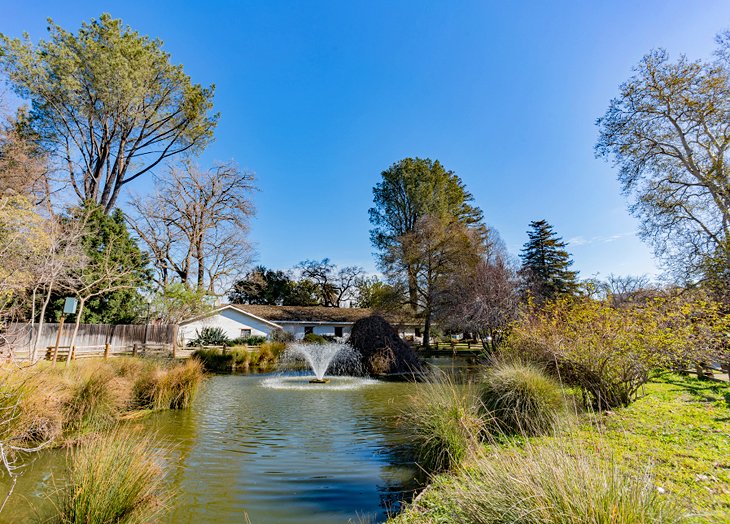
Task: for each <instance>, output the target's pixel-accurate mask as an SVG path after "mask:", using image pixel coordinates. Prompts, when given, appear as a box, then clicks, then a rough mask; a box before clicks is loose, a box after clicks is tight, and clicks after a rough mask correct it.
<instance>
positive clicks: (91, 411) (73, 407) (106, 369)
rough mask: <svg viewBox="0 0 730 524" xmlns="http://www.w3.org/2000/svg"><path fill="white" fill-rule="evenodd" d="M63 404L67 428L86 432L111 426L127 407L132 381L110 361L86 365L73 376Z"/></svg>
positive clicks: (68, 431)
mask: <svg viewBox="0 0 730 524" xmlns="http://www.w3.org/2000/svg"><path fill="white" fill-rule="evenodd" d="M71 380H72V381H73V383H72V386H71V388H70V394H69V398H68V400H67V401H66V403H65V405H64V412H65V413H64V415H65V416H64V429H65V430H66V432H67V433H83V432H85V431H87V430H91V429H103V428H106V427H109V426H111V425H112V424H114V422H115V421H116V420H117V419H118V418H119V416H120V415H121V413H122V412H123V411H124V410H125V409H126V408H127V407H128V405H129V402H130V400H131V383H130V381H129V380H127V379H125V378H123V377H119V376H118V375H117V374H116V373H115V372H114V370H113V369H112V368H111V367H110V366H108V365H92V366H85V367H84V368H82V369H79V370H78V374H77V375H76V376H75V377H73V378H72V379H71Z"/></svg>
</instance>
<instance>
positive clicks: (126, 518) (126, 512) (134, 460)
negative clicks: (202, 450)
mask: <svg viewBox="0 0 730 524" xmlns="http://www.w3.org/2000/svg"><path fill="white" fill-rule="evenodd" d="M158 447H159V444H158V443H156V442H155V439H150V438H149V435H145V436H144V438H141V436H140V435H132V436H130V434H129V429H127V428H125V429H124V430H117V431H113V432H111V433H109V434H105V435H103V436H96V437H94V438H93V439H92V440H91V441H90V442H86V443H84V444H83V445H81V446H80V447H78V448H77V449H76V450H75V451H74V452H73V453H72V455H71V467H70V469H69V473H68V479H67V482H66V485H65V486H64V487H63V488H62V489H61V491H60V492H59V493H57V494H56V496H57V498H58V502H57V503H56V505H55V506H56V511H57V514H56V515H55V516H53V517H52V518H51V519H49V521H50V522H57V523H59V524H89V523H92V522H93V523H98V524H117V523H119V524H137V523H140V524H141V523H143V522H157V521H159V519H160V518H161V517H162V514H163V512H164V510H165V507H166V504H167V502H168V501H169V500H170V498H171V497H170V495H169V492H168V491H167V489H166V486H165V482H164V473H163V471H162V469H161V468H160V467H159V466H158V465H157V464H156V461H155V456H156V453H157V451H156V450H157V448H158Z"/></svg>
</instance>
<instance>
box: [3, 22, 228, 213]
mask: <svg viewBox="0 0 730 524" xmlns="http://www.w3.org/2000/svg"><path fill="white" fill-rule="evenodd" d="M49 32H50V39H49V40H47V41H41V42H40V43H39V44H38V45H37V46H34V45H33V44H32V43H31V42H30V40H29V39H28V38H27V37H26V38H24V39H23V40H20V39H11V38H9V37H7V36H5V35H0V70H2V71H3V72H4V73H5V74H6V75H7V77H8V79H9V81H10V83H11V85H12V86H13V88H14V89H15V91H16V92H17V94H18V95H20V96H21V97H22V98H25V99H28V100H30V102H31V103H32V111H31V113H30V117H31V120H30V123H31V126H32V127H33V129H34V130H35V131H36V132H37V133H38V136H39V139H40V140H41V142H42V143H43V144H44V146H45V147H46V148H47V149H48V150H49V151H52V152H53V153H54V154H55V158H56V159H57V160H58V161H59V162H60V164H59V166H63V167H62V168H63V170H64V171H65V173H66V177H67V180H68V183H69V184H70V185H71V187H72V188H73V191H74V192H75V194H76V195H77V196H78V199H79V201H80V202H89V201H91V202H95V203H96V204H98V205H100V206H101V207H102V209H103V210H104V212H105V213H107V214H108V213H111V212H112V210H113V209H114V207H115V205H116V203H117V199H118V197H119V194H120V191H121V190H122V188H123V187H124V186H125V185H126V184H128V183H130V182H132V181H133V180H135V179H137V178H139V177H141V176H143V175H144V174H146V173H148V172H150V171H151V170H152V169H154V168H155V167H156V166H157V165H159V164H160V163H161V162H163V161H164V160H165V159H168V158H171V157H174V156H175V155H178V154H181V153H185V152H189V153H194V152H197V151H199V150H201V149H202V148H203V147H204V146H205V145H206V144H207V143H208V142H209V141H210V140H211V138H212V135H213V129H214V127H215V124H216V121H217V119H218V116H217V115H212V114H211V109H212V99H213V87H212V86H211V87H209V88H204V87H201V86H200V85H198V84H193V83H192V82H191V80H190V77H189V76H188V75H186V74H185V72H184V71H183V68H182V66H179V65H173V64H172V63H171V61H170V55H169V54H167V53H166V52H165V51H163V50H162V42H161V41H160V40H152V39H150V38H149V37H147V36H142V35H140V34H139V33H137V32H136V31H133V30H132V29H131V28H130V27H128V26H125V25H124V24H123V23H122V21H121V20H118V19H113V18H112V17H111V16H110V15H108V14H103V15H101V17H99V19H93V20H91V22H89V23H83V24H82V26H81V28H80V29H79V30H78V32H77V33H76V34H74V33H71V32H68V31H66V30H64V29H63V28H61V27H60V26H58V25H57V24H55V23H54V22H53V21H52V20H49Z"/></svg>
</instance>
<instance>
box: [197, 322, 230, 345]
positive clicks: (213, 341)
mask: <svg viewBox="0 0 730 524" xmlns="http://www.w3.org/2000/svg"><path fill="white" fill-rule="evenodd" d="M230 342H231V341H230V339H229V338H228V335H226V332H225V331H223V328H221V327H204V328H203V329H201V330H200V331H198V330H196V331H195V338H194V339H193V340H191V341H190V342H188V347H196V346H228V345H229V344H230Z"/></svg>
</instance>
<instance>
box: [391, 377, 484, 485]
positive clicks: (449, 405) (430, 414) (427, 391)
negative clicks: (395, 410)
mask: <svg viewBox="0 0 730 524" xmlns="http://www.w3.org/2000/svg"><path fill="white" fill-rule="evenodd" d="M409 400H410V402H409V404H408V406H407V408H406V409H405V410H404V411H403V413H402V415H401V418H400V422H401V426H402V427H403V428H404V430H405V431H406V432H407V433H408V435H409V437H410V439H411V442H412V444H413V448H414V451H415V458H416V462H417V463H418V465H419V466H420V467H421V468H423V469H424V470H426V471H427V472H438V471H446V470H448V469H451V468H453V467H455V466H457V465H458V464H460V463H461V462H462V461H463V460H464V459H466V458H467V457H469V456H470V455H471V454H472V453H473V452H474V450H476V449H477V448H478V447H479V439H480V436H481V433H482V431H483V428H484V422H483V421H482V419H481V418H480V409H479V408H480V404H479V399H478V397H477V395H476V391H475V389H474V387H473V386H470V385H459V384H456V383H454V382H453V381H452V380H451V379H450V378H449V377H448V376H443V377H439V378H438V379H437V380H436V381H433V382H428V383H423V384H419V386H418V390H417V392H416V393H415V394H414V395H412V396H411V397H410V399H409Z"/></svg>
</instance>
